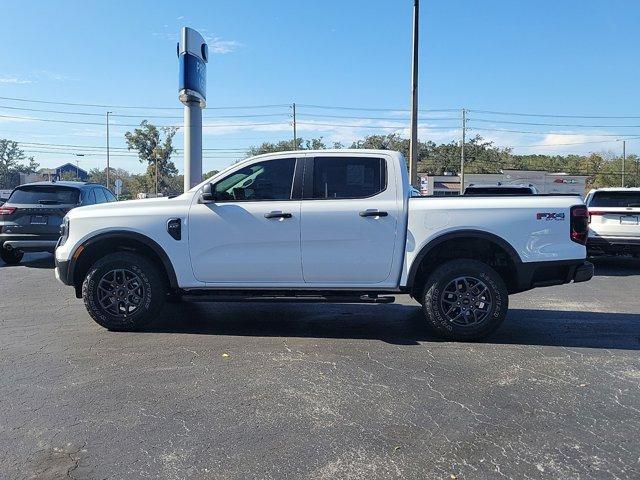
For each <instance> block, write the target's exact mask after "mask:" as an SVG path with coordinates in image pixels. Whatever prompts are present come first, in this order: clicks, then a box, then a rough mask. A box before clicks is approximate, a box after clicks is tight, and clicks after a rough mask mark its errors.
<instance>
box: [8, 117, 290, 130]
mask: <svg viewBox="0 0 640 480" xmlns="http://www.w3.org/2000/svg"><path fill="white" fill-rule="evenodd" d="M0 118H12V119H16V120H30V121H36V122H50V123H67V124H75V125H100V126H102V125H103V123H102V122H79V121H75V120H57V119H52V118H38V117H20V116H14V115H0ZM260 125H286V123H284V122H264V123H230V124H217V123H216V124H208V125H202V126H203V128H228V127H252V126H260ZM111 126H112V127H140V124H137V123H133V124H131V123H114V124H111ZM155 126H156V127H160V128H162V127H173V128H181V127H182V125H155Z"/></svg>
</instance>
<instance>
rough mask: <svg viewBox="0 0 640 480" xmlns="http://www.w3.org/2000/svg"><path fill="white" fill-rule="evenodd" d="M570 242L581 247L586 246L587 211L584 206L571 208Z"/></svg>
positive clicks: (587, 230) (587, 229) (587, 231)
mask: <svg viewBox="0 0 640 480" xmlns="http://www.w3.org/2000/svg"><path fill="white" fill-rule="evenodd" d="M570 236H571V240H572V241H574V242H576V243H579V244H581V245H586V244H587V237H588V236H589V210H587V207H585V206H584V205H575V206H573V207H571V234H570Z"/></svg>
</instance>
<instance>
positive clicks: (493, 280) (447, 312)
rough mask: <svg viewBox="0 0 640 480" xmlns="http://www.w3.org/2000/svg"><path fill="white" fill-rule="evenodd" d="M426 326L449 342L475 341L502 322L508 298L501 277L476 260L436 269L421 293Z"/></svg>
mask: <svg viewBox="0 0 640 480" xmlns="http://www.w3.org/2000/svg"><path fill="white" fill-rule="evenodd" d="M421 300H422V302H421V303H422V308H423V312H424V315H425V318H426V320H427V322H429V324H430V325H431V326H432V327H433V328H434V329H435V330H436V332H437V333H438V334H439V335H441V336H443V337H445V338H449V339H451V340H462V341H465V340H479V339H481V338H484V337H486V336H487V335H489V334H491V333H492V332H493V331H495V330H496V329H497V328H498V327H499V326H500V324H501V323H502V322H503V321H504V319H505V316H506V314H507V309H508V306H509V296H508V292H507V288H506V286H505V284H504V281H503V280H502V277H500V275H498V274H497V273H496V271H495V270H493V269H492V268H491V267H489V266H488V265H486V264H484V263H482V262H479V261H477V260H471V259H463V260H451V261H448V262H446V263H444V264H442V265H440V266H439V267H438V268H436V269H435V270H434V271H433V273H432V274H431V275H430V276H429V278H428V279H427V281H426V283H425V286H424V290H423V293H422V298H421Z"/></svg>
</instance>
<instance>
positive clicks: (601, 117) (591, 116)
mask: <svg viewBox="0 0 640 480" xmlns="http://www.w3.org/2000/svg"><path fill="white" fill-rule="evenodd" d="M467 111H468V112H473V113H484V114H490V115H509V116H511V115H513V116H518V117H547V118H584V119H587V118H595V119H625V118H626V119H638V118H640V116H634V115H630V116H624V115H619V116H615V115H614V116H611V115H609V116H607V115H558V114H543V113H520V112H496V111H491V110H467Z"/></svg>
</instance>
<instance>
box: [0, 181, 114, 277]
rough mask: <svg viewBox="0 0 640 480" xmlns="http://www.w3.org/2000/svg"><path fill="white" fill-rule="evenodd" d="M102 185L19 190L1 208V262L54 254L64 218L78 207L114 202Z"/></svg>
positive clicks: (51, 185) (39, 185)
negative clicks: (32, 254)
mask: <svg viewBox="0 0 640 480" xmlns="http://www.w3.org/2000/svg"><path fill="white" fill-rule="evenodd" d="M115 201H116V197H115V196H114V195H113V193H111V192H110V191H109V190H107V189H106V188H104V187H103V186H102V185H97V184H93V183H86V182H36V183H27V184H24V185H20V186H19V187H16V188H15V189H14V190H13V191H12V192H11V196H10V197H9V198H8V200H7V202H6V203H5V204H4V205H2V206H1V207H0V258H2V260H4V262H5V263H8V264H16V263H19V262H20V260H22V256H23V255H24V252H53V251H54V250H55V247H56V243H57V241H58V238H59V237H60V225H61V224H62V219H63V217H64V216H65V215H66V214H67V213H68V212H69V210H71V209H72V208H76V207H79V206H85V205H95V204H99V203H107V202H115Z"/></svg>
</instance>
